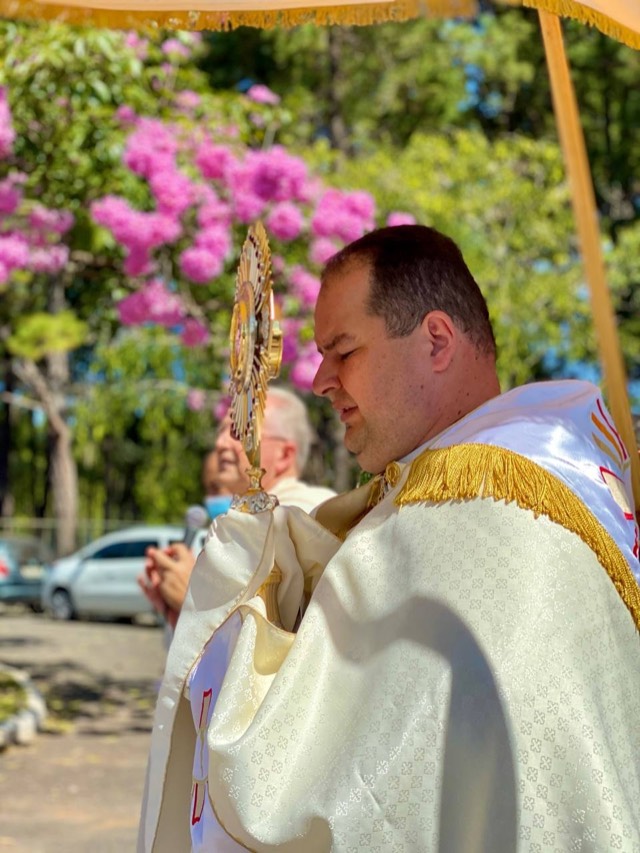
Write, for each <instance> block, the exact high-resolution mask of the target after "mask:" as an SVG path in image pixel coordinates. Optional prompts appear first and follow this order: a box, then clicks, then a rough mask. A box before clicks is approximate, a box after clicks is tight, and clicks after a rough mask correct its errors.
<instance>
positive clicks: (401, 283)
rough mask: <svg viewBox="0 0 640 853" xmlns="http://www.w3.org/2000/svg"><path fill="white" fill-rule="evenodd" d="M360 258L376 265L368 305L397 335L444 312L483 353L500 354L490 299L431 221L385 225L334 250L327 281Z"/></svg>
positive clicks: (455, 246)
mask: <svg viewBox="0 0 640 853" xmlns="http://www.w3.org/2000/svg"><path fill="white" fill-rule="evenodd" d="M358 263H362V264H367V265H369V267H370V269H371V287H370V291H369V300H368V309H369V311H370V312H371V313H372V314H375V315H377V316H379V317H383V318H384V321H385V324H386V327H387V331H388V332H389V334H390V335H391V336H392V337H399V338H400V337H405V336H406V335H409V334H411V332H413V330H414V329H416V328H417V327H418V326H419V325H420V323H421V322H422V320H423V319H424V317H425V315H426V314H428V313H429V312H430V311H444V312H445V313H446V314H448V315H449V316H450V317H451V319H452V320H453V321H454V322H455V323H456V325H457V326H459V328H460V329H461V330H462V331H463V332H464V333H465V334H466V335H468V337H469V339H470V340H471V341H472V342H473V343H474V344H475V346H476V347H477V348H478V349H479V350H480V351H481V352H484V353H486V354H487V355H494V356H495V353H496V341H495V337H494V334H493V329H492V328H491V321H490V320H489V311H488V309H487V303H486V302H485V299H484V296H483V295H482V293H481V291H480V288H479V287H478V284H477V283H476V280H475V279H474V277H473V276H472V275H471V272H470V271H469V268H468V267H467V265H466V263H465V261H464V258H463V257H462V252H461V251H460V249H459V248H458V246H457V245H456V244H455V243H454V242H453V240H451V239H450V238H449V237H446V236H445V235H444V234H441V233H440V232H439V231H436V229H435V228H427V227H426V226H425V225H397V226H394V227H390V228H379V229H378V230H376V231H371V232H370V233H369V234H365V236H364V237H361V238H360V239H359V240H356V241H355V242H353V243H350V244H349V245H348V246H345V248H344V249H342V250H341V251H340V252H338V253H337V254H336V255H334V256H333V257H332V258H331V259H330V260H329V261H328V263H327V265H326V266H325V268H324V271H323V273H322V281H323V282H324V281H327V280H328V279H330V278H331V277H332V276H334V275H335V274H336V273H338V272H339V271H340V270H343V269H344V268H345V267H347V266H351V265H352V264H358Z"/></svg>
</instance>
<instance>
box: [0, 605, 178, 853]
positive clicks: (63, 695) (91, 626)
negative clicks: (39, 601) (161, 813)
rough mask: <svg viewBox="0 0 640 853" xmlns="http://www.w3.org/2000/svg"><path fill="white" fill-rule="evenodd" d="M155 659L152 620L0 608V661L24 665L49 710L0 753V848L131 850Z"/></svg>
mask: <svg viewBox="0 0 640 853" xmlns="http://www.w3.org/2000/svg"><path fill="white" fill-rule="evenodd" d="M164 658H165V651H164V647H163V642H162V631H161V630H160V629H158V628H155V627H150V626H143V625H126V624H112V623H106V622H104V623H100V622H94V623H91V622H64V623H63V622H53V621H51V620H49V619H47V618H46V617H44V616H42V615H37V614H31V613H28V612H26V611H25V612H19V611H16V610H12V609H9V608H3V609H0V662H1V663H6V664H10V665H12V666H18V667H20V668H21V669H24V670H26V671H27V672H28V673H29V675H30V676H31V678H32V681H33V682H34V684H35V685H36V686H37V687H38V688H39V690H40V692H41V693H42V694H43V696H44V697H45V699H46V701H47V705H48V707H49V709H50V717H49V720H48V722H47V730H46V731H45V732H42V733H40V734H39V735H38V736H37V737H36V739H35V740H34V741H33V743H32V744H30V745H28V746H23V747H17V746H12V747H10V748H9V749H7V750H5V751H4V752H0V851H5V850H6V851H11V853H88V851H91V853H126V851H133V850H134V849H135V839H136V834H137V824H138V812H139V807H140V799H141V795H142V787H143V783H144V772H145V766H146V757H147V750H148V746H149V732H150V730H151V720H152V715H153V706H154V704H155V695H156V690H157V684H158V680H159V679H160V677H161V675H162V668H163V665H164ZM176 853H177V851H176Z"/></svg>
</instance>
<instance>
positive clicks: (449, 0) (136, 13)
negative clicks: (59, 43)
mask: <svg viewBox="0 0 640 853" xmlns="http://www.w3.org/2000/svg"><path fill="white" fill-rule="evenodd" d="M197 2H198V0H195V2H194V5H197ZM258 2H259V0H256V6H257V8H255V9H249V10H242V11H239V10H237V11H228V10H227V11H225V10H224V0H213V2H212V3H211V4H210V6H212V5H218V9H219V10H220V11H216V10H212V9H211V8H209V9H207V10H204V9H203V10H197V9H193V8H192V9H189V8H186V9H180V8H174V9H169V10H167V11H165V10H163V9H161V8H156V9H154V8H153V7H152V8H150V9H149V8H147V9H135V8H132V9H118V8H115V9H108V8H95V7H92V6H91V0H88V3H87V5H85V6H71V5H70V6H66V5H64V4H63V3H61V4H50V3H39V2H37V0H0V16H1V17H5V18H23V19H30V20H48V21H52V20H55V21H59V22H60V23H66V24H77V25H83V26H93V27H112V28H114V29H131V28H136V29H143V30H148V29H158V28H162V29H169V30H232V29H235V28H236V27H259V28H260V29H271V28H273V27H285V28H289V27H296V26H299V25H301V24H309V23H313V24H318V25H321V26H324V25H328V26H330V25H333V24H342V25H347V26H351V25H357V26H367V25H369V24H378V23H383V22H385V21H406V20H409V19H411V18H418V17H426V18H429V17H431V18H453V17H463V18H470V17H473V15H475V14H476V13H477V11H478V9H477V0H396V2H391V3H362V4H353V5H340V3H339V2H338V3H336V4H335V5H331V6H316V7H314V6H310V7H304V8H299V9H298V8H287V9H278V8H277V6H278V0H273V3H272V6H271V8H268V7H265V8H260V7H259V6H258ZM267 2H268V0H267ZM131 5H132V6H134V5H135V0H132V4H131ZM158 5H159V6H161V5H162V3H159V4H158ZM230 5H234V4H233V3H231V4H230ZM274 7H275V8H274Z"/></svg>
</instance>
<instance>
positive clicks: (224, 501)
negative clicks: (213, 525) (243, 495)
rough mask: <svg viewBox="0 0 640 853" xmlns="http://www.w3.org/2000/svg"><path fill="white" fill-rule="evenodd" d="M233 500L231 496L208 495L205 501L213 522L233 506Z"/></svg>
mask: <svg viewBox="0 0 640 853" xmlns="http://www.w3.org/2000/svg"><path fill="white" fill-rule="evenodd" d="M232 500H233V498H232V497H231V496H230V495H208V496H207V497H206V498H205V499H204V505H205V506H206V508H207V512H208V513H209V517H210V518H211V520H213V519H214V518H215V517H216V515H222V513H224V512H226V511H227V510H228V509H229V507H230V506H231V501H232Z"/></svg>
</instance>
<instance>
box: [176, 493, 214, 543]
mask: <svg viewBox="0 0 640 853" xmlns="http://www.w3.org/2000/svg"><path fill="white" fill-rule="evenodd" d="M208 524H209V513H208V512H207V511H206V509H205V508H204V507H203V506H199V505H198V504H196V505H194V506H190V507H189V509H188V510H187V511H186V512H185V514H184V536H183V537H182V541H183V542H184V544H185V545H186V546H187V548H191V546H192V545H193V541H194V539H195V538H196V536H197V535H198V533H199V532H200V531H201V530H202V528H203V527H207V526H208Z"/></svg>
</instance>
